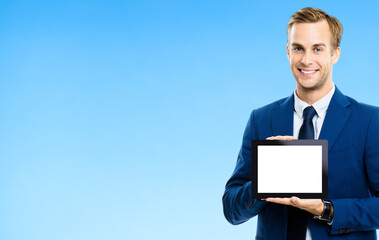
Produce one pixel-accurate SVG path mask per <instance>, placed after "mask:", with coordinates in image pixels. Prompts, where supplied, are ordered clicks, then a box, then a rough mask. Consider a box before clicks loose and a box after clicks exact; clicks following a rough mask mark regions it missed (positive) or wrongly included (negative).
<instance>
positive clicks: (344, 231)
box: [338, 229, 346, 233]
mask: <svg viewBox="0 0 379 240" xmlns="http://www.w3.org/2000/svg"><path fill="white" fill-rule="evenodd" d="M338 232H339V233H346V229H340V230H338Z"/></svg>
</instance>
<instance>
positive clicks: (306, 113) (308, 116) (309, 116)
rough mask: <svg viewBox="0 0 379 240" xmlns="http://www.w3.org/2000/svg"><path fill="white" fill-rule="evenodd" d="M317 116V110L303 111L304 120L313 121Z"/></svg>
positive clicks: (311, 108) (306, 109) (310, 108)
mask: <svg viewBox="0 0 379 240" xmlns="http://www.w3.org/2000/svg"><path fill="white" fill-rule="evenodd" d="M315 115H316V110H315V109H314V108H313V107H312V106H309V107H306V108H305V109H304V111H303V119H304V120H311V119H313V117H314V116H315Z"/></svg>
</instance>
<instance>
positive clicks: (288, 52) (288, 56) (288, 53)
mask: <svg viewBox="0 0 379 240" xmlns="http://www.w3.org/2000/svg"><path fill="white" fill-rule="evenodd" d="M287 58H288V60H290V50H289V48H288V43H287Z"/></svg>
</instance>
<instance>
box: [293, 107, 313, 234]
mask: <svg viewBox="0 0 379 240" xmlns="http://www.w3.org/2000/svg"><path fill="white" fill-rule="evenodd" d="M315 115H316V111H315V109H314V108H313V107H312V106H309V107H306V108H305V109H304V111H303V119H304V120H303V125H301V128H300V132H299V139H314V137H315V134H314V129H313V122H312V119H313V117H314V116H315ZM299 181H301V179H299ZM287 209H288V224H287V239H288V240H304V239H305V235H306V232H307V215H309V214H308V213H307V212H306V211H304V210H301V209H298V208H295V207H292V206H288V208H287Z"/></svg>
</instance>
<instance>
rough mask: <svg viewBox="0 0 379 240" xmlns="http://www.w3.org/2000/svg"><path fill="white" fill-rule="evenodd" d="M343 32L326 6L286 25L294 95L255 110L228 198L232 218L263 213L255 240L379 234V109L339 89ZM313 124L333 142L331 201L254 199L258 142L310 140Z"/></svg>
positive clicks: (330, 150)
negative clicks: (335, 77) (336, 73)
mask: <svg viewBox="0 0 379 240" xmlns="http://www.w3.org/2000/svg"><path fill="white" fill-rule="evenodd" d="M341 36H342V25H341V24H340V22H339V21H338V20H337V19H336V18H335V17H333V16H330V15H328V14H326V13H325V12H324V11H322V10H320V9H315V8H304V9H301V10H300V11H298V12H296V13H295V14H294V15H292V16H291V18H290V21H289V23H288V25H287V43H288V44H287V55H288V59H289V62H290V68H291V71H292V73H293V75H294V77H295V80H296V89H295V92H294V93H293V95H291V96H290V97H288V98H284V99H281V100H278V101H276V102H274V103H271V104H269V105H267V106H264V107H262V108H259V109H255V110H254V111H253V112H252V114H251V116H250V119H249V122H248V124H247V127H246V130H245V133H244V136H243V143H242V147H241V150H240V153H239V155H238V160H237V165H236V168H235V170H234V172H233V174H232V176H231V178H230V179H229V181H228V182H227V184H226V188H225V193H224V196H223V206H224V214H225V217H226V219H227V220H228V221H229V222H230V223H232V224H240V223H243V222H245V221H247V220H249V219H250V218H252V217H254V216H256V215H258V226H257V236H256V239H274V240H280V239H305V238H307V239H313V240H318V239H376V229H377V228H378V227H379V109H378V108H376V107H372V106H369V105H365V104H361V103H358V102H357V101H355V100H354V99H352V98H350V97H347V96H345V95H343V94H342V93H341V92H340V91H339V90H338V89H337V87H335V86H334V83H333V81H332V72H333V65H334V64H335V63H337V61H338V59H339V56H340V41H341ZM306 118H309V119H310V120H309V119H308V120H307V119H306ZM306 124H307V125H309V124H310V126H311V127H310V128H309V126H308V130H309V129H311V134H312V135H311V138H314V139H327V140H328V155H329V157H328V158H329V166H328V167H329V175H328V197H329V198H328V199H323V200H321V199H299V198H297V197H292V198H267V199H265V200H257V199H254V200H253V199H252V196H251V154H252V153H251V141H252V140H254V139H269V140H272V139H279V140H292V139H296V138H308V137H302V136H303V135H304V128H305V127H307V126H306ZM304 136H305V135H304ZM299 181H301V179H299ZM315 217H316V218H315Z"/></svg>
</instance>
